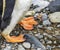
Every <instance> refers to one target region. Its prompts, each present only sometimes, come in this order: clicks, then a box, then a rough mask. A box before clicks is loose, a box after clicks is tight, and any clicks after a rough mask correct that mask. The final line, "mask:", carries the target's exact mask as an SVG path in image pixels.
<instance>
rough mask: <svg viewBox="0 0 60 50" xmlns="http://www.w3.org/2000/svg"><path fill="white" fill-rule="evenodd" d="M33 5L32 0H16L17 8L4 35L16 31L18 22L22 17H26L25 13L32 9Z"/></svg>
mask: <svg viewBox="0 0 60 50" xmlns="http://www.w3.org/2000/svg"><path fill="white" fill-rule="evenodd" d="M31 3H32V0H16V3H15V7H14V10H13V13H12V15H11V16H12V19H11V22H10V24H9V25H8V26H7V28H6V29H4V31H3V32H2V33H3V34H9V33H10V32H11V31H12V30H13V29H14V27H15V26H16V24H17V23H18V21H19V20H21V18H22V17H24V15H25V13H26V12H27V11H28V9H29V8H30V6H31Z"/></svg>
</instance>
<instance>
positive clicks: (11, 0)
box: [1, 0, 15, 30]
mask: <svg viewBox="0 0 60 50" xmlns="http://www.w3.org/2000/svg"><path fill="white" fill-rule="evenodd" d="M14 5H15V0H6V7H5V11H4V16H3V19H2V23H1V29H2V30H3V29H4V28H6V27H7V26H8V25H9V23H10V20H11V15H12V12H13V9H14Z"/></svg>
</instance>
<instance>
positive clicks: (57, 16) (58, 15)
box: [49, 12, 60, 23]
mask: <svg viewBox="0 0 60 50" xmlns="http://www.w3.org/2000/svg"><path fill="white" fill-rule="evenodd" d="M49 19H50V21H51V22H53V23H60V12H55V13H52V14H50V15H49Z"/></svg>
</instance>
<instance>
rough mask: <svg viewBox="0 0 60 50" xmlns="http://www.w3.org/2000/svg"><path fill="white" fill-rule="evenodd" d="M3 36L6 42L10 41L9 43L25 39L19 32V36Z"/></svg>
mask: <svg viewBox="0 0 60 50" xmlns="http://www.w3.org/2000/svg"><path fill="white" fill-rule="evenodd" d="M3 37H5V39H6V41H7V42H11V43H16V42H24V41H25V39H24V35H23V34H20V35H19V36H9V35H3Z"/></svg>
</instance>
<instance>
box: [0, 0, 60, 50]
mask: <svg viewBox="0 0 60 50" xmlns="http://www.w3.org/2000/svg"><path fill="white" fill-rule="evenodd" d="M50 1H51V0H50ZM43 12H45V13H43ZM46 13H48V11H45V9H44V10H43V11H42V14H43V17H42V21H41V19H40V17H39V16H38V17H36V14H38V15H39V14H41V13H36V14H35V16H34V18H35V20H36V21H37V22H38V25H36V26H34V29H33V30H31V31H27V30H25V29H23V28H22V27H21V26H20V25H18V24H17V25H16V27H15V28H14V30H13V31H12V32H11V34H10V35H18V34H20V33H23V34H30V35H33V36H35V37H36V38H37V39H38V40H39V41H40V42H41V43H42V44H43V45H44V46H45V47H46V50H60V23H52V22H51V21H50V20H49V18H48V15H47V14H46ZM0 50H41V48H35V45H34V44H32V43H30V42H28V41H25V42H22V43H8V42H6V41H5V39H4V38H3V37H1V36H0Z"/></svg>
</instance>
